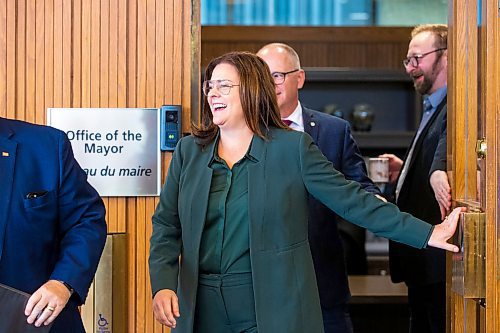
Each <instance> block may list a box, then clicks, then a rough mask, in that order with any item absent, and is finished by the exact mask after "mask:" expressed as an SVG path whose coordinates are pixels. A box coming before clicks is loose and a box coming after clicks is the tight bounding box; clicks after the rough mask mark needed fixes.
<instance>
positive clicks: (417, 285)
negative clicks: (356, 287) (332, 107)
mask: <svg viewBox="0 0 500 333" xmlns="http://www.w3.org/2000/svg"><path fill="white" fill-rule="evenodd" d="M411 36H412V39H411V41H410V44H409V48H408V53H407V57H406V58H405V59H404V60H403V65H404V67H405V69H406V72H407V73H408V74H409V75H410V77H411V79H412V80H413V85H414V87H415V90H416V91H417V92H418V93H420V94H422V95H423V96H424V106H423V115H422V120H421V122H420V126H419V128H418V129H417V132H416V134H415V137H414V138H413V141H412V144H411V146H410V148H409V150H408V152H407V153H406V157H405V159H404V162H403V160H401V159H399V158H398V157H397V156H394V155H392V154H384V155H381V156H383V157H388V158H389V167H390V180H391V181H392V182H394V183H395V184H396V191H395V198H396V204H397V205H398V207H399V209H401V210H402V211H403V212H407V213H410V214H413V215H415V216H417V217H419V218H421V219H424V220H426V221H429V223H432V224H438V223H440V222H441V220H442V219H444V218H445V216H446V214H447V213H448V212H449V210H450V208H451V189H450V186H449V182H448V177H447V174H446V91H447V84H446V79H447V57H448V51H447V37H448V28H447V26H446V25H441V24H429V25H421V26H417V27H416V28H415V29H413V31H412V34H411ZM389 262H390V272H391V277H392V281H393V282H405V283H406V285H407V286H408V303H409V307H410V332H414V333H417V332H418V333H425V332H435V333H438V332H445V331H446V257H445V253H444V251H441V250H438V249H430V248H427V249H423V250H414V249H410V248H409V247H407V246H405V245H402V244H396V243H394V242H390V243H389Z"/></svg>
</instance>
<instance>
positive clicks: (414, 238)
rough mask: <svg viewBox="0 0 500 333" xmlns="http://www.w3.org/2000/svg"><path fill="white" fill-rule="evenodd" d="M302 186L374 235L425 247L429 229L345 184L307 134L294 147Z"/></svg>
mask: <svg viewBox="0 0 500 333" xmlns="http://www.w3.org/2000/svg"><path fill="white" fill-rule="evenodd" d="M297 148H298V149H297V151H299V152H300V153H299V154H300V157H299V163H300V168H301V174H302V179H303V183H304V185H305V186H306V189H307V191H308V192H309V193H310V194H311V195H313V196H314V197H315V198H316V199H318V200H319V201H321V202H322V203H323V204H324V205H326V206H327V207H329V208H330V209H331V210H333V211H334V212H335V213H337V214H338V215H340V216H341V217H343V218H344V219H346V220H347V221H350V222H352V223H354V224H357V225H359V226H361V227H364V228H366V229H368V230H370V231H372V232H373V233H374V234H376V235H378V236H382V237H386V238H389V239H392V240H394V241H397V242H400V243H404V244H407V245H410V246H413V247H416V248H423V247H425V246H426V245H427V241H428V238H429V236H430V233H431V232H432V226H431V225H430V224H428V223H426V222H424V221H422V220H419V219H417V218H415V217H413V216H411V215H410V214H407V213H402V212H401V211H399V209H398V208H397V207H396V206H395V205H394V204H391V203H384V202H383V201H382V200H379V199H378V198H376V197H375V196H374V195H372V194H371V193H368V192H366V191H364V190H363V189H362V188H361V187H360V185H359V184H358V183H356V182H353V181H348V180H346V179H345V178H344V176H343V175H342V174H341V173H340V172H338V171H336V170H335V169H334V168H333V167H332V165H331V163H330V162H329V161H328V160H327V159H326V158H325V157H324V156H323V154H321V152H320V151H319V149H318V147H317V146H316V145H315V144H313V142H312V139H311V138H310V137H309V136H308V135H302V136H301V140H300V143H299V147H297Z"/></svg>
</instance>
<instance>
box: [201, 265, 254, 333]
mask: <svg viewBox="0 0 500 333" xmlns="http://www.w3.org/2000/svg"><path fill="white" fill-rule="evenodd" d="M194 332H195V333H243V332H244V333H257V322H256V320H255V302H254V295H253V286H252V274H251V273H241V274H200V277H199V282H198V294H197V298H196V312H195V319H194Z"/></svg>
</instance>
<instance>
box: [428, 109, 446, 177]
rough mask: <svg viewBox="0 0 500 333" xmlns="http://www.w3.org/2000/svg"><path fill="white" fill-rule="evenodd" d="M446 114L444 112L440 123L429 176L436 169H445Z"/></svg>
mask: <svg viewBox="0 0 500 333" xmlns="http://www.w3.org/2000/svg"><path fill="white" fill-rule="evenodd" d="M446 115H447V114H446V113H445V114H444V117H443V122H442V123H441V134H440V135H439V142H438V144H437V147H436V152H435V153H434V160H433V161H432V165H431V168H430V170H429V177H430V176H431V175H432V173H433V172H434V171H436V170H442V171H446Z"/></svg>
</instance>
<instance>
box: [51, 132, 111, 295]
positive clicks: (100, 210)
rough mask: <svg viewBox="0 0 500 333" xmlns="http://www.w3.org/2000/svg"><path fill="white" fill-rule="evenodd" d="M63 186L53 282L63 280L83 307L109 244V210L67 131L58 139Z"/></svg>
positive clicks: (60, 185) (59, 207)
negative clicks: (79, 160)
mask: <svg viewBox="0 0 500 333" xmlns="http://www.w3.org/2000/svg"><path fill="white" fill-rule="evenodd" d="M58 145H59V147H58V151H59V170H60V177H59V179H60V184H59V191H58V195H59V197H58V219H59V234H60V239H61V241H60V251H59V258H58V260H57V262H56V265H55V268H54V270H53V271H52V274H51V277H50V279H54V280H62V281H64V282H66V283H68V284H69V285H71V287H72V288H73V289H74V290H75V294H74V295H73V297H76V298H78V302H79V304H83V303H84V301H85V298H86V297H87V293H88V289H89V287H90V284H91V282H92V279H93V278H94V275H95V272H96V270H97V265H98V263H99V259H100V257H101V254H102V250H103V249H104V244H105V242H106V221H105V216H106V211H105V207H104V203H103V201H102V199H101V198H100V196H99V194H98V193H97V191H96V190H95V189H94V188H93V187H92V186H91V185H90V184H89V183H88V182H87V175H86V174H85V172H84V171H83V170H82V169H81V167H80V166H79V164H78V162H77V161H76V160H75V158H74V156H73V150H72V149H71V144H70V142H69V140H68V138H67V137H66V135H65V134H64V133H63V132H60V134H59V139H58Z"/></svg>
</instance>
